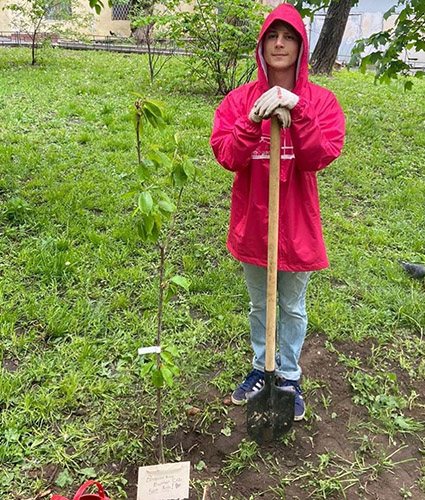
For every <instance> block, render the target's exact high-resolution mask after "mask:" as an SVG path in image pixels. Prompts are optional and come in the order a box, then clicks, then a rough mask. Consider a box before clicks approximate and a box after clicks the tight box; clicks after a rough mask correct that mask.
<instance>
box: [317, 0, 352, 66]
mask: <svg viewBox="0 0 425 500" xmlns="http://www.w3.org/2000/svg"><path fill="white" fill-rule="evenodd" d="M351 3H352V0H338V1H336V0H333V1H332V2H331V3H330V5H329V8H328V11H327V13H326V17H325V22H324V23H323V27H322V31H321V32H320V35H319V40H318V41H317V45H316V47H315V49H314V52H313V54H312V55H311V58H310V64H311V73H312V74H326V75H330V74H331V73H332V68H333V65H334V63H335V60H336V58H337V55H338V49H339V46H340V45H341V41H342V37H343V35H344V30H345V26H346V25H347V21H348V16H349V14H350V10H351Z"/></svg>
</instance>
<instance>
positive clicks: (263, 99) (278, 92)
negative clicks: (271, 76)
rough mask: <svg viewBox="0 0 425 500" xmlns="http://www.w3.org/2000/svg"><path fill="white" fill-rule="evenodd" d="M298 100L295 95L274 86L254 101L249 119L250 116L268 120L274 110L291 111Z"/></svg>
mask: <svg viewBox="0 0 425 500" xmlns="http://www.w3.org/2000/svg"><path fill="white" fill-rule="evenodd" d="M298 100H299V97H298V96H297V95H296V94H294V93H293V92H290V91H289V90H286V89H284V88H282V87H278V86H277V85H276V86H275V87H272V88H271V89H269V90H268V91H267V92H264V94H263V95H262V96H260V97H259V98H258V99H257V100H256V101H255V104H254V107H253V109H252V110H251V113H250V118H251V115H254V116H257V117H259V118H261V119H263V120H264V119H266V118H270V116H271V114H272V113H273V111H275V109H277V108H287V109H293V108H294V107H295V106H296V105H297V103H298ZM251 119H252V118H251ZM253 121H256V120H253Z"/></svg>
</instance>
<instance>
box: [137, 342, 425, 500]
mask: <svg viewBox="0 0 425 500" xmlns="http://www.w3.org/2000/svg"><path fill="white" fill-rule="evenodd" d="M325 341H326V337H325V336H324V335H320V334H312V335H310V336H309V337H308V338H307V340H306V342H305V345H304V348H303V354H302V357H301V365H302V366H303V370H304V375H305V376H307V377H308V378H309V379H310V380H312V381H314V384H313V385H312V387H311V388H310V390H309V391H308V393H307V394H306V401H307V405H308V407H309V408H310V410H311V411H310V416H309V418H308V420H307V421H304V422H300V423H294V426H293V430H294V431H295V432H294V433H293V435H292V436H291V439H288V440H287V442H286V443H284V442H273V443H271V444H267V445H262V446H261V447H259V453H258V456H257V457H256V458H255V467H246V468H244V469H243V471H242V473H240V474H239V475H230V477H229V476H228V475H227V476H226V475H225V474H224V471H223V468H224V467H225V466H226V464H228V463H229V459H230V458H231V454H232V453H233V452H235V451H236V450H237V449H238V446H239V445H240V443H241V442H242V440H246V441H248V435H247V430H246V408H245V407H235V406H228V413H227V415H225V413H223V414H222V415H221V416H220V417H219V419H218V420H216V421H214V422H213V423H212V424H211V425H210V427H209V428H208V430H207V432H206V431H205V429H204V430H201V429H202V428H201V426H200V425H198V424H199V419H201V418H202V414H203V409H204V408H207V406H208V403H211V402H214V400H216V399H217V397H220V398H221V399H223V396H222V395H219V394H217V392H216V391H215V390H211V389H207V390H206V392H204V394H203V395H202V397H201V396H200V397H199V399H198V401H196V404H195V405H194V406H196V407H199V409H200V411H199V413H196V414H195V415H193V417H192V422H193V425H192V426H191V428H187V429H185V430H182V431H180V432H179V433H178V434H175V435H174V436H171V437H170V438H169V439H168V441H167V447H168V448H173V449H174V450H176V451H178V455H179V456H180V457H181V459H182V460H189V461H190V462H191V465H192V469H191V480H192V486H193V487H192V488H191V494H190V500H198V499H199V500H201V499H202V500H204V499H203V491H204V489H203V484H205V483H206V482H208V481H209V482H211V486H210V487H209V492H208V496H207V497H206V500H226V499H227V500H230V499H238V500H242V499H243V500H249V499H250V498H253V499H257V498H264V499H267V500H278V499H285V498H286V499H291V500H307V499H309V498H333V499H338V500H340V499H343V498H344V495H343V493H342V492H341V491H333V492H332V487H331V485H332V484H333V483H332V478H335V477H336V476H338V475H339V474H341V473H344V471H346V472H347V475H346V476H344V478H345V479H353V481H352V486H351V487H350V488H348V489H347V490H346V491H345V495H346V497H345V498H347V499H348V500H360V499H371V500H373V499H379V500H393V499H397V498H412V499H415V500H422V499H425V494H424V493H423V492H422V491H421V490H420V488H419V486H418V480H419V478H420V468H421V460H422V457H421V453H420V446H421V444H420V440H419V438H418V437H417V436H415V435H407V436H404V437H403V438H402V439H398V440H397V442H391V441H390V440H389V439H388V437H387V436H385V435H376V434H375V435H373V434H370V432H369V431H368V430H366V429H364V428H362V427H361V424H362V423H367V422H368V421H369V418H370V417H369V415H368V411H367V409H366V408H363V407H361V406H358V405H355V404H354V403H353V401H352V396H353V393H352V390H351V388H350V385H349V383H348V381H347V380H346V374H347V368H346V367H345V366H344V365H343V364H342V363H340V362H338V356H337V354H336V353H331V352H329V350H328V349H327V348H326V347H325ZM336 348H337V350H338V351H339V352H341V353H344V355H345V356H347V357H357V358H359V359H361V360H362V363H363V362H364V364H365V365H366V366H367V360H368V358H369V357H370V355H371V349H372V343H371V342H365V343H363V344H355V343H350V342H348V343H338V345H336ZM398 376H399V377H400V378H401V380H403V377H404V374H402V373H400V370H399V373H398ZM422 394H423V393H422ZM409 416H411V417H414V418H417V419H418V420H423V415H419V414H416V415H414V414H409ZM229 419H231V420H232V421H233V422H234V428H233V429H232V431H231V434H230V435H225V434H228V432H225V434H223V432H222V431H223V430H224V429H225V428H226V427H228V421H229ZM326 457H331V459H332V462H331V463H332V464H334V465H331V466H329V467H328V468H326V467H324V468H323V467H322V468H321V464H322V465H323V460H324V459H326ZM391 462H392V463H391ZM200 463H203V464H205V465H204V466H203V467H199V465H198V467H197V468H195V467H194V466H196V465H197V464H200ZM272 464H273V465H272ZM386 464H387V465H388V464H389V466H388V467H386ZM197 469H201V470H197ZM323 470H324V471H325V473H322V472H321V471H323ZM284 477H288V478H290V481H289V484H286V485H285V486H284V487H283V488H282V485H280V486H281V489H280V491H276V487H278V486H279V482H280V481H281V480H282V479H283V478H284ZM344 478H342V479H344ZM128 479H129V490H128V495H129V498H130V499H131V500H135V499H136V480H137V469H136V467H134V469H129V474H128ZM320 479H321V480H322V482H320V481H319V480H320ZM342 484H344V486H348V483H347V482H345V483H342ZM271 488H275V490H272V489H271ZM320 488H323V490H320ZM325 488H327V490H326V489H325ZM323 491H325V494H324V493H323ZM403 495H404V496H403Z"/></svg>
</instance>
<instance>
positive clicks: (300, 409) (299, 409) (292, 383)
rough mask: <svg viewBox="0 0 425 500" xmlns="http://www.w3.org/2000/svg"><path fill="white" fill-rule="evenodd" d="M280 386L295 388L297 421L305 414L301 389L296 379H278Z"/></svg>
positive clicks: (295, 417) (295, 418)
mask: <svg viewBox="0 0 425 500" xmlns="http://www.w3.org/2000/svg"><path fill="white" fill-rule="evenodd" d="M279 386H280V387H293V388H294V389H295V416H294V420H295V422H299V421H300V420H302V419H303V418H304V415H305V403H304V398H303V396H302V394H303V391H302V389H301V387H300V385H299V384H298V382H297V381H296V380H285V379H280V383H279Z"/></svg>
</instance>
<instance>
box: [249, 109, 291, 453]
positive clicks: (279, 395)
mask: <svg viewBox="0 0 425 500" xmlns="http://www.w3.org/2000/svg"><path fill="white" fill-rule="evenodd" d="M279 171H280V126H279V122H278V120H277V118H276V117H275V116H272V118H271V131H270V179H269V227H268V249H267V305H266V363H265V371H264V386H263V387H262V388H261V389H260V390H259V391H257V392H253V393H251V394H249V395H248V401H247V429H248V435H249V437H250V438H251V439H252V440H253V441H256V442H257V443H258V444H261V443H262V442H263V441H271V440H273V439H278V438H279V437H281V436H283V434H285V433H286V432H288V431H289V430H290V428H291V426H292V422H293V421H294V414H295V394H294V391H293V389H292V388H288V387H278V386H277V385H276V384H275V373H274V371H275V351H276V296H277V249H278V233H279V183H280V178H279Z"/></svg>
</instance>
